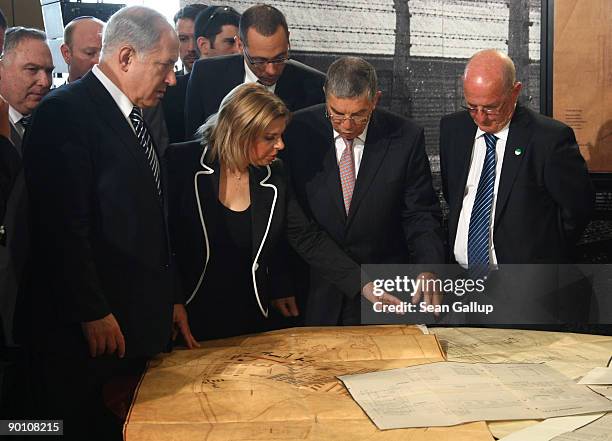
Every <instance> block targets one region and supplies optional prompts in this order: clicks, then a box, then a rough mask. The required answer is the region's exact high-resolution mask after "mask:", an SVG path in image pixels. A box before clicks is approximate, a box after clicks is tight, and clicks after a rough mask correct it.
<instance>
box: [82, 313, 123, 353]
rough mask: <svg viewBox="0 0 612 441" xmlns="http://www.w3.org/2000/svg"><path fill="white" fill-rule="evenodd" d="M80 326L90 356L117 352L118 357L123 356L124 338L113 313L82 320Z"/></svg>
mask: <svg viewBox="0 0 612 441" xmlns="http://www.w3.org/2000/svg"><path fill="white" fill-rule="evenodd" d="M81 328H82V329H83V335H84V336H85V340H87V344H88V346H89V355H91V356H92V357H98V356H100V355H104V354H107V355H112V354H114V353H117V356H118V357H119V358H123V356H124V355H125V339H124V338H123V333H122V332H121V328H120V327H119V323H117V319H115V316H114V315H113V314H108V315H107V316H105V317H102V318H101V319H98V320H92V321H90V322H82V323H81Z"/></svg>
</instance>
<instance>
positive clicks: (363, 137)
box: [332, 121, 370, 145]
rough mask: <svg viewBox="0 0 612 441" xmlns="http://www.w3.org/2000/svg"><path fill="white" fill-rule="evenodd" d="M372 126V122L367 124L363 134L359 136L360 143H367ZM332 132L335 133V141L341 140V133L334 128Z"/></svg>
mask: <svg viewBox="0 0 612 441" xmlns="http://www.w3.org/2000/svg"><path fill="white" fill-rule="evenodd" d="M369 126H370V121H368V122H367V124H366V126H365V127H364V128H363V132H361V133H360V134H359V135H357V138H355V139H358V140H359V141H361V143H362V144H364V145H365V141H366V136H367V135H368V127H369ZM332 131H333V132H334V141H336V140H337V139H338V138H340V137H341V136H340V133H338V132H336V130H335V129H333V127H332Z"/></svg>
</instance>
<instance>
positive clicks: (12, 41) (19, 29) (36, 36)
mask: <svg viewBox="0 0 612 441" xmlns="http://www.w3.org/2000/svg"><path fill="white" fill-rule="evenodd" d="M24 40H41V41H44V42H45V43H46V42H47V34H45V33H44V32H43V31H41V30H40V29H34V28H24V27H23V26H14V27H12V28H8V29H7V30H6V32H5V33H4V47H3V48H2V56H6V54H7V53H9V52H10V51H12V50H14V49H15V48H16V47H17V46H19V43H21V42H22V41H24Z"/></svg>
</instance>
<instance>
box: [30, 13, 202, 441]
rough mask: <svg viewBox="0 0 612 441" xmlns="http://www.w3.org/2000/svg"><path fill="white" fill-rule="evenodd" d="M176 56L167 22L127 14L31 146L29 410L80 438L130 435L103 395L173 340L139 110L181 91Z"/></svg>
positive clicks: (111, 25) (153, 160)
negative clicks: (171, 90)
mask: <svg viewBox="0 0 612 441" xmlns="http://www.w3.org/2000/svg"><path fill="white" fill-rule="evenodd" d="M135 36H137V37H138V38H136V37H135ZM177 54H178V39H177V36H176V33H175V31H174V30H173V29H172V27H171V26H170V25H169V24H168V23H167V21H166V19H165V18H164V17H163V16H162V15H161V14H159V13H157V12H155V11H153V10H151V9H148V8H145V7H138V6H136V7H129V8H124V9H121V10H120V11H118V12H117V13H116V14H114V15H113V16H112V17H111V18H110V20H109V22H108V24H107V26H106V27H105V31H104V37H103V45H102V55H101V57H100V63H99V65H96V66H94V68H93V69H92V71H91V72H89V73H88V74H87V75H85V76H84V77H83V78H82V79H81V80H79V81H77V82H75V83H72V84H69V85H66V86H64V87H62V88H60V89H57V90H56V91H54V92H53V93H52V94H51V95H50V96H49V97H47V98H46V99H45V100H44V101H43V102H42V103H41V105H40V106H39V108H38V109H37V111H36V113H35V115H34V118H33V121H32V126H31V127H30V131H29V134H28V137H27V139H26V141H25V148H24V152H25V155H24V168H25V175H26V182H27V186H28V191H29V194H30V200H31V210H32V256H33V259H32V260H33V262H32V273H31V274H30V277H29V287H28V294H29V295H28V299H27V300H28V302H27V304H26V305H27V308H26V310H27V312H28V313H29V318H30V322H29V326H28V327H27V328H26V329H27V330H28V331H29V335H26V337H27V338H26V341H28V344H29V348H30V350H31V354H32V357H33V366H34V367H35V370H34V372H33V373H32V374H33V375H35V378H36V382H34V383H33V386H35V387H36V390H35V398H36V399H35V401H33V402H35V403H37V404H38V405H39V406H40V409H38V415H39V416H43V417H45V418H52V417H56V418H63V419H64V421H65V423H66V425H65V434H66V435H67V436H69V438H70V439H80V440H83V439H105V440H108V439H121V430H120V427H121V426H120V425H118V424H112V422H115V421H114V420H113V419H112V418H111V415H110V412H108V410H107V409H106V408H105V407H104V405H103V401H102V389H103V387H105V385H107V384H108V382H109V380H111V379H112V378H113V377H115V376H118V375H127V376H129V375H138V374H139V372H141V371H142V369H143V366H144V361H145V360H146V359H147V358H148V357H150V356H153V355H155V354H157V353H159V352H161V351H164V350H166V349H167V348H168V347H169V343H170V340H171V334H172V325H173V304H174V301H175V299H174V295H175V293H176V289H175V277H174V270H173V266H172V262H171V252H170V250H169V246H168V240H167V228H166V221H165V215H164V212H165V205H166V204H165V202H164V197H165V191H164V184H165V183H164V178H163V175H162V174H161V173H160V167H159V153H158V152H159V148H160V146H158V145H156V143H155V142H154V140H153V139H152V138H153V137H152V135H151V134H150V133H149V130H148V127H147V124H146V123H145V122H144V121H143V116H142V113H141V108H143V107H145V108H146V107H153V106H155V105H156V104H158V102H159V100H160V99H161V97H162V96H163V94H164V92H165V90H166V88H167V87H168V86H169V85H172V84H174V82H175V75H174V71H173V68H174V64H175V62H176V59H177ZM184 319H185V318H184V317H183V318H181V317H175V318H174V323H175V324H178V323H185V321H184ZM182 329H183V331H184V332H183V333H184V335H185V339H186V341H187V342H188V343H192V339H191V338H190V334H189V333H188V332H186V330H185V328H182ZM115 423H116V422H115Z"/></svg>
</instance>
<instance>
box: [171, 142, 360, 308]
mask: <svg viewBox="0 0 612 441" xmlns="http://www.w3.org/2000/svg"><path fill="white" fill-rule="evenodd" d="M165 162H166V165H167V167H168V176H169V186H170V188H171V190H170V194H171V195H173V197H176V199H175V200H174V201H173V202H172V203H171V204H170V214H169V216H170V219H169V223H170V226H171V239H172V244H173V250H174V251H175V252H176V261H177V265H178V268H179V273H180V276H181V281H182V286H183V293H184V295H185V301H186V302H189V301H190V300H191V299H192V298H193V296H195V295H198V292H199V291H200V290H202V289H206V263H207V261H208V259H209V257H210V248H209V243H208V238H209V237H212V236H213V235H214V234H215V230H216V229H217V228H218V222H220V219H219V213H217V210H216V207H217V206H218V205H217V203H216V201H217V200H218V197H219V196H218V195H219V165H218V163H215V162H211V161H209V159H208V158H207V156H206V151H205V150H203V149H202V147H201V145H200V141H192V142H189V143H182V144H176V145H173V146H170V148H169V149H168V152H167V154H166V158H165ZM287 179H288V177H287V175H286V170H285V168H284V166H283V163H282V161H280V160H276V161H274V162H273V163H272V164H270V165H269V166H265V167H254V166H250V167H249V188H250V196H251V215H252V233H253V265H252V273H253V276H254V278H255V286H254V288H255V292H254V295H255V297H256V299H257V301H258V303H259V305H260V309H261V312H262V314H263V315H264V316H266V317H267V316H268V303H269V300H270V299H271V298H275V297H286V296H289V295H292V294H293V292H290V291H289V292H288V291H287V289H290V285H289V284H288V280H287V277H288V274H287V273H286V272H285V271H284V270H283V269H282V268H283V260H284V256H285V252H284V249H283V246H284V243H285V241H287V242H288V243H289V244H290V245H291V246H292V247H293V248H294V249H295V250H296V251H297V252H298V253H299V254H300V255H301V256H302V257H303V258H304V259H305V260H306V261H307V262H308V263H310V264H311V265H314V266H316V268H317V269H318V270H319V271H321V273H322V275H323V276H324V277H325V278H326V280H329V281H330V283H334V286H336V287H337V289H339V290H341V291H342V292H343V293H345V294H346V295H351V296H354V295H356V294H358V293H359V291H360V287H361V280H360V269H359V266H358V265H357V264H356V263H355V262H353V261H352V260H350V259H349V258H348V257H347V256H346V255H345V254H344V253H342V252H341V251H340V249H339V248H338V246H337V245H336V244H335V243H334V242H333V241H332V240H330V239H329V237H328V236H327V235H326V234H325V233H324V232H322V231H321V230H320V229H319V228H318V226H317V225H316V224H315V223H314V222H311V221H309V220H308V219H307V218H306V217H305V216H304V213H303V212H302V210H301V208H300V206H299V204H298V203H297V201H296V199H295V197H294V195H293V190H292V188H291V187H290V186H288V185H287ZM179 187H180V188H182V189H183V190H178V188H179ZM227 276H228V280H230V281H231V270H228V274H227ZM220 313H223V311H220Z"/></svg>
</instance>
